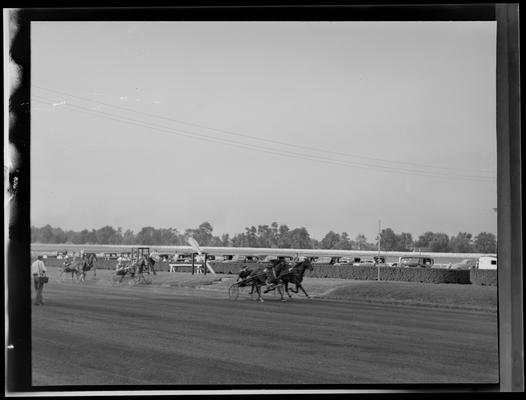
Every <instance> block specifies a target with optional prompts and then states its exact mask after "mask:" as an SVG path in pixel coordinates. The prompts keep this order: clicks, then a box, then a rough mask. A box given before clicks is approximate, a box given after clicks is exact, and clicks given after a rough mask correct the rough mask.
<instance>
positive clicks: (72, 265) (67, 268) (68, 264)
mask: <svg viewBox="0 0 526 400" xmlns="http://www.w3.org/2000/svg"><path fill="white" fill-rule="evenodd" d="M79 265H80V262H79V261H75V259H73V261H69V259H67V260H66V261H64V264H63V267H62V271H60V280H61V281H63V280H64V278H65V275H66V274H67V273H69V272H71V280H73V279H74V277H75V276H76V278H77V280H78V279H79V275H80V267H79Z"/></svg>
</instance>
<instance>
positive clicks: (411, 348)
mask: <svg viewBox="0 0 526 400" xmlns="http://www.w3.org/2000/svg"><path fill="white" fill-rule="evenodd" d="M44 296H45V300H46V304H45V305H44V306H33V308H32V335H33V336H32V344H33V350H32V371H33V385H34V386H61V385H90V386H91V385H155V384H163V385H175V387H174V388H176V386H177V385H207V384H214V385H239V384H254V385H273V384H275V385H284V384H294V385H302V384H305V385H323V384H345V385H352V384H379V383H380V384H389V383H394V384H405V383H497V382H498V348H497V315H496V313H495V312H490V311H473V310H462V309H458V310H457V309H455V310H452V309H446V308H440V307H423V306H406V305H390V304H371V303H366V302H362V303H361V302H358V301H351V302H349V301H341V300H328V299H316V298H315V299H306V298H302V297H294V298H293V299H292V300H290V301H288V302H285V303H282V302H281V301H279V297H277V296H276V297H273V296H269V297H267V300H266V301H265V302H264V303H259V302H256V301H252V300H251V299H250V298H246V297H243V298H241V297H240V299H239V300H238V301H235V302H233V301H230V300H229V299H228V296H227V293H226V292H222V291H210V290H208V291H207V290H198V289H184V288H173V287H172V288H169V287H154V286H147V287H138V286H136V287H111V286H96V285H89V284H76V283H72V282H65V283H57V282H51V283H49V284H48V285H46V287H45V292H44Z"/></svg>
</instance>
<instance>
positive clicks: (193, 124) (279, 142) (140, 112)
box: [32, 85, 489, 173]
mask: <svg viewBox="0 0 526 400" xmlns="http://www.w3.org/2000/svg"><path fill="white" fill-rule="evenodd" d="M32 86H33V87H35V88H38V89H41V90H44V91H48V92H53V93H57V94H61V95H64V96H69V97H72V98H76V99H80V100H83V101H88V102H92V103H96V104H101V105H105V106H107V107H112V108H116V109H119V110H123V111H127V112H132V113H136V114H142V115H146V116H149V117H153V118H157V119H164V120H167V121H172V122H176V123H179V124H183V125H188V126H193V127H198V128H202V129H208V130H212V131H216V132H220V133H225V134H228V135H235V136H240V137H245V138H249V139H252V140H258V141H262V142H267V143H273V144H279V145H284V146H289V147H296V148H301V149H305V150H310V151H315V152H321V153H328V154H334V155H339V156H344V157H353V158H361V159H365V160H372V161H379V162H384V163H392V164H403V165H409V166H415V167H419V168H431V169H442V170H449V171H464V172H483V173H485V172H489V171H488V170H475V169H461V168H450V167H444V166H434V165H429V164H422V163H412V162H408V161H398V160H396V161H395V160H387V159H382V158H375V157H368V156H363V155H358V154H349V153H342V152H337V151H332V150H324V149H319V148H314V147H309V146H304V145H300V144H291V143H286V142H281V141H277V140H271V139H264V138H260V137H257V136H252V135H246V134H241V133H236V132H232V131H229V130H225V129H218V128H213V127H209V126H205V125H201V124H196V123H191V122H185V121H182V120H179V119H175V118H170V117H166V116H162V115H156V114H151V113H147V112H143V111H139V110H134V109H131V108H126V107H122V106H117V105H113V104H109V103H106V102H103V101H98V100H93V99H89V98H86V97H82V96H76V95H73V94H70V93H66V92H62V91H58V90H53V89H48V88H44V87H41V86H37V85H32ZM430 172H432V171H430Z"/></svg>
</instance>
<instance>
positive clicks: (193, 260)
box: [192, 253, 195, 275]
mask: <svg viewBox="0 0 526 400" xmlns="http://www.w3.org/2000/svg"><path fill="white" fill-rule="evenodd" d="M194 270H195V253H192V275H193V274H194Z"/></svg>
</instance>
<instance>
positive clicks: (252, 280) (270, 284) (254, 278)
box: [232, 259, 312, 302]
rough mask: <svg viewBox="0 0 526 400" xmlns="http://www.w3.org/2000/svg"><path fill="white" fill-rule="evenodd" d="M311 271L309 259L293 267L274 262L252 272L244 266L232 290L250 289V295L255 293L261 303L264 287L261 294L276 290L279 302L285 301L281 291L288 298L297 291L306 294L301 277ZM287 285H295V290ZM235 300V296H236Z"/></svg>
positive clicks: (284, 263)
mask: <svg viewBox="0 0 526 400" xmlns="http://www.w3.org/2000/svg"><path fill="white" fill-rule="evenodd" d="M307 269H308V270H311V271H312V264H311V262H310V260H309V259H306V260H304V261H302V262H297V263H295V264H294V265H289V264H288V263H287V262H285V261H284V260H276V261H274V262H273V263H272V264H271V265H270V266H267V267H264V268H259V269H256V270H254V271H252V270H249V269H248V267H247V266H244V267H243V269H242V270H241V271H240V273H239V275H238V280H240V282H237V283H235V284H234V285H232V286H233V288H236V286H237V287H238V288H239V287H247V286H248V287H250V288H251V290H250V295H252V294H253V293H254V291H255V292H256V293H257V300H259V301H261V302H263V297H262V296H261V288H262V287H265V290H264V292H263V293H268V292H270V291H273V290H277V291H278V292H279V294H280V297H281V301H286V299H285V297H284V296H283V290H284V291H285V292H286V293H287V295H288V296H289V298H291V297H292V294H291V293H290V292H292V293H299V290H300V289H301V291H302V292H303V293H304V294H305V296H307V297H308V298H310V296H309V295H308V294H307V292H306V291H305V289H304V288H303V285H302V282H303V276H304V274H305V271H306V270H307ZM289 284H292V285H295V286H296V287H295V289H294V288H292V287H290V288H289ZM236 298H237V296H236Z"/></svg>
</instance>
